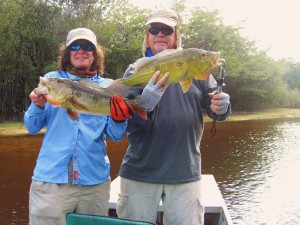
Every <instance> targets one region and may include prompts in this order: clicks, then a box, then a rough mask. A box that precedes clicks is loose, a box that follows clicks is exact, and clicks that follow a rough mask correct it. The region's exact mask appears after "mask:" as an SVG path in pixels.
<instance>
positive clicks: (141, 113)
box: [136, 107, 147, 120]
mask: <svg viewBox="0 0 300 225" xmlns="http://www.w3.org/2000/svg"><path fill="white" fill-rule="evenodd" d="M136 113H137V114H138V115H139V116H140V117H141V118H142V119H144V120H147V112H146V109H145V108H143V107H138V108H137V109H136Z"/></svg>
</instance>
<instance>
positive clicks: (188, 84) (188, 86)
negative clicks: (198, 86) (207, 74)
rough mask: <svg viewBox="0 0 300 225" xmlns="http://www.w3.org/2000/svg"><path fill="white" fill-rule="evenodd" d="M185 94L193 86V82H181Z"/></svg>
mask: <svg viewBox="0 0 300 225" xmlns="http://www.w3.org/2000/svg"><path fill="white" fill-rule="evenodd" d="M180 85H181V88H182V91H183V93H185V92H187V91H188V90H189V89H190V87H191V86H192V80H183V81H181V82H180Z"/></svg>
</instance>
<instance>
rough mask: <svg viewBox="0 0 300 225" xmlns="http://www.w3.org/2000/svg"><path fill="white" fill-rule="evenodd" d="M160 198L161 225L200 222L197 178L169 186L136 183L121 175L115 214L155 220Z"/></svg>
mask: <svg viewBox="0 0 300 225" xmlns="http://www.w3.org/2000/svg"><path fill="white" fill-rule="evenodd" d="M160 200H162V202H163V209H164V210H163V212H164V224H165V225H186V224H188V225H203V224H204V206H203V204H202V200H201V182H200V181H195V182H190V183H184V184H174V185H169V184H150V183H144V182H137V181H133V180H128V179H125V178H122V177H121V193H120V197H119V200H118V203H117V214H118V217H120V218H124V219H131V220H140V221H147V222H151V223H156V218H157V209H158V205H159V202H160Z"/></svg>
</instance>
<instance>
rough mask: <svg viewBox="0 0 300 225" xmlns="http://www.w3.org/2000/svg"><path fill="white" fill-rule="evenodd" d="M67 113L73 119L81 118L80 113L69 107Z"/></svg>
mask: <svg viewBox="0 0 300 225" xmlns="http://www.w3.org/2000/svg"><path fill="white" fill-rule="evenodd" d="M67 114H68V116H69V117H70V118H71V119H72V120H79V113H78V112H76V111H73V110H72V109H67Z"/></svg>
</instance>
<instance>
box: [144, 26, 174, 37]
mask: <svg viewBox="0 0 300 225" xmlns="http://www.w3.org/2000/svg"><path fill="white" fill-rule="evenodd" d="M148 31H149V33H150V34H152V35H158V33H159V32H162V33H163V34H164V35H171V34H173V33H174V30H173V29H172V28H171V27H151V28H150V29H149V30H148Z"/></svg>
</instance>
